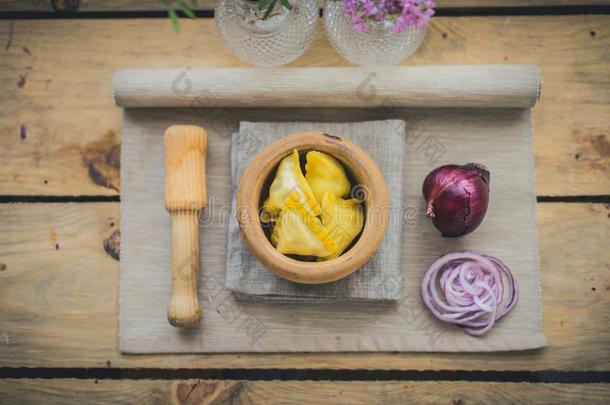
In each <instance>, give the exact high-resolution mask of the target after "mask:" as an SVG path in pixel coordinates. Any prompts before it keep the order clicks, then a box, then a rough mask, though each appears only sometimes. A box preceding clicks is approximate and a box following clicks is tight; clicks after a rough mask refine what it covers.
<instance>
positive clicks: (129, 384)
mask: <svg viewBox="0 0 610 405" xmlns="http://www.w3.org/2000/svg"><path fill="white" fill-rule="evenodd" d="M0 396H1V397H2V398H3V399H4V400H5V401H6V402H7V403H45V404H66V405H69V404H78V405H80V404H82V403H96V404H116V403H130V404H162V403H172V404H187V403H188V404H220V403H232V404H242V403H243V404H258V403H265V404H288V403H306V404H312V405H313V404H384V405H390V404H405V403H417V404H422V405H425V404H473V403H475V404H489V403H501V404H504V403H510V404H532V405H535V404H548V403H553V404H566V405H568V404H579V403H585V402H586V403H587V404H591V405H595V404H607V403H608V400H609V399H610V385H609V384H532V383H483V382H464V381H456V382H448V381H433V382H432V381H430V382H428V381H425V382H412V381H409V382H402V381H388V382H383V381H374V382H368V381H366V382H362V381H359V382H331V381H232V380H175V381H164V380H121V381H114V380H99V381H98V380H75V379H65V380H27V379H25V380H15V379H7V380H0Z"/></svg>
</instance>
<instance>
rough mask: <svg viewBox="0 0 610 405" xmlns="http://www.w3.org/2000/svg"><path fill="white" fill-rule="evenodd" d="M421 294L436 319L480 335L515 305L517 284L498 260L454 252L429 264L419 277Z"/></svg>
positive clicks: (471, 253)
mask: <svg viewBox="0 0 610 405" xmlns="http://www.w3.org/2000/svg"><path fill="white" fill-rule="evenodd" d="M505 281H507V283H505ZM421 294H422V300H423V301H424V304H425V305H426V307H427V308H428V309H429V310H430V312H432V315H434V316H435V317H436V318H437V319H439V320H441V321H443V322H447V323H451V324H455V325H458V326H461V327H463V328H464V331H465V332H466V333H468V334H470V335H473V336H481V335H484V334H485V333H487V332H489V330H491V328H492V327H493V326H494V324H495V323H496V321H497V320H498V319H500V318H501V317H503V316H504V315H506V314H507V313H508V312H510V310H511V309H512V308H513V307H514V306H515V304H516V303H517V300H518V299H519V286H518V284H517V281H516V280H515V278H514V277H513V275H512V273H511V271H510V270H509V269H508V267H506V265H505V264H504V263H502V262H501V261H500V260H499V259H496V258H495V257H491V256H485V255H481V254H478V253H474V252H454V253H448V254H446V255H444V256H441V257H440V258H438V259H437V260H435V261H434V262H433V263H432V264H431V265H430V267H429V268H428V270H427V271H426V274H425V275H424V278H423V280H422V286H421Z"/></svg>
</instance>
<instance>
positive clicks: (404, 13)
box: [342, 0, 436, 33]
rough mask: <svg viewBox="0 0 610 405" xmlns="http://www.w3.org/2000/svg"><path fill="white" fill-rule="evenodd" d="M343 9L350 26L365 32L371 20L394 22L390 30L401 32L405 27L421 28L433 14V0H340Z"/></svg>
mask: <svg viewBox="0 0 610 405" xmlns="http://www.w3.org/2000/svg"><path fill="white" fill-rule="evenodd" d="M342 3H343V11H344V12H345V15H346V16H347V19H348V20H349V22H350V24H351V25H352V27H353V28H354V29H355V30H356V31H358V32H366V31H368V29H369V23H371V22H373V21H384V20H390V21H393V22H394V26H393V28H392V32H394V33H401V32H403V31H404V30H406V29H407V28H410V27H417V28H422V27H425V26H427V25H428V24H429V23H430V18H431V17H432V16H433V15H434V8H435V7H436V3H435V2H434V0H342Z"/></svg>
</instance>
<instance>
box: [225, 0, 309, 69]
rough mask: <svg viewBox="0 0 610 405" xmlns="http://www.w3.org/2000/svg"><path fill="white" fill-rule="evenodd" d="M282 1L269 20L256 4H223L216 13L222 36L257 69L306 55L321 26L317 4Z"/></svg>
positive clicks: (239, 0)
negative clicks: (284, 4)
mask: <svg viewBox="0 0 610 405" xmlns="http://www.w3.org/2000/svg"><path fill="white" fill-rule="evenodd" d="M291 4H292V8H291V9H290V10H288V9H287V8H286V7H284V6H283V5H282V4H281V2H280V1H278V2H277V4H276V6H275V7H274V9H273V10H272V12H271V14H270V16H269V17H267V19H263V16H264V14H265V12H264V11H261V10H259V8H258V5H257V2H256V1H249V0H219V1H218V5H217V7H216V10H215V18H216V26H217V29H218V32H219V33H220V36H221V37H222V39H223V40H224V42H225V43H226V44H227V45H228V46H229V48H231V50H232V51H233V52H234V53H235V54H236V55H237V56H238V57H239V58H240V59H242V60H243V61H245V62H248V63H250V64H252V65H256V66H264V67H270V66H279V65H284V64H286V63H289V62H292V61H293V60H295V59H296V58H298V57H299V56H301V55H302V54H303V52H305V50H306V49H307V48H309V45H311V41H312V39H313V35H314V31H315V28H316V24H317V22H318V5H317V3H316V0H298V1H291Z"/></svg>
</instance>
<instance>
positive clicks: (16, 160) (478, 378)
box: [0, 0, 610, 404]
mask: <svg viewBox="0 0 610 405" xmlns="http://www.w3.org/2000/svg"><path fill="white" fill-rule="evenodd" d="M49 3H50V2H49V1H34V0H32V1H7V0H0V42H1V44H0V45H2V49H0V55H1V56H0V88H1V89H2V91H1V92H0V136H1V137H0V140H1V142H2V146H1V147H0V377H2V379H0V402H5V401H6V403H17V402H20V401H24V400H27V401H30V402H40V401H44V402H49V401H50V402H61V403H66V402H67V403H80V402H82V401H83V400H87V399H88V400H89V401H100V402H113V403H114V402H116V401H130V402H131V401H135V402H145V403H148V402H159V403H165V402H168V401H176V402H189V403H190V402H200V401H202V400H205V401H207V402H215V401H218V402H222V401H223V400H232V401H235V402H245V403H250V402H260V401H264V402H266V401H270V402H273V400H275V401H278V402H280V401H290V400H292V401H300V402H307V403H350V402H362V403H370V402H381V403H396V402H404V401H405V399H407V398H410V399H411V400H416V402H422V403H449V404H451V403H453V404H469V403H473V402H490V401H499V402H501V403H504V402H528V403H529V402H533V403H546V402H547V401H551V402H555V403H575V402H584V401H587V402H589V403H608V401H610V385H608V383H609V382H610V317H609V315H608V314H609V313H610V312H609V311H608V310H609V309H610V272H609V270H610V244H609V242H608V241H609V240H610V195H609V194H610V135H609V131H610V15H608V14H609V11H610V9H609V8H608V4H610V2H609V1H607V0H598V1H589V2H587V3H589V4H594V5H596V6H594V7H583V6H579V4H580V2H579V1H576V0H575V1H569V0H564V1H561V0H537V1H521V0H502V1H496V2H493V1H485V0H454V1H451V0H445V1H440V0H439V1H438V3H439V16H437V17H435V18H434V19H433V22H432V25H431V29H430V31H429V33H428V36H427V38H426V41H425V43H424V44H423V46H422V47H421V48H420V50H419V51H418V52H417V53H416V54H415V55H414V56H413V57H411V58H410V59H408V60H407V61H405V63H404V64H405V65H421V64H451V63H454V64H465V63H536V64H538V65H539V66H540V67H541V70H542V77H543V90H542V97H541V100H540V103H539V104H538V105H537V106H536V107H535V109H534V130H535V149H536V170H537V190H538V191H537V194H538V201H539V204H538V224H539V231H540V244H541V255H542V274H543V280H542V283H543V300H544V332H545V334H546V335H547V336H548V338H549V347H548V348H546V349H544V350H537V351H527V352H516V353H498V354H425V353H378V354H369V353H358V354H315V353H312V354H268V355H266V354H259V355H256V354H239V355H236V354H225V355H154V356H153V355H138V356H127V355H121V354H120V353H119V352H118V350H117V333H118V321H117V311H118V302H117V289H118V278H119V262H118V261H117V260H115V259H114V258H113V257H112V256H111V255H110V254H109V253H108V252H110V253H114V250H113V249H114V243H113V242H114V241H115V240H116V238H115V239H113V240H111V239H110V238H111V236H112V235H115V236H116V233H115V232H116V230H117V229H118V226H119V198H120V179H119V175H118V170H119V159H118V156H119V153H120V128H121V110H120V109H119V108H118V107H116V106H114V104H113V100H112V88H111V77H112V74H113V72H114V71H115V70H116V69H118V68H121V67H151V68H154V67H170V66H171V67H183V66H200V67H204V66H218V67H220V66H243V67H245V66H246V65H245V64H244V63H242V62H240V61H239V60H238V59H237V58H236V57H234V56H233V55H232V54H231V52H230V51H229V50H228V49H227V48H226V47H225V46H224V45H223V44H222V42H221V41H220V38H219V37H218V35H217V33H216V31H215V27H214V20H213V19H211V18H207V17H209V16H210V14H211V13H210V12H206V11H201V12H200V14H201V15H202V16H203V18H200V19H199V20H197V21H183V22H182V30H181V33H180V35H176V34H175V33H174V32H173V31H172V29H171V27H170V24H169V22H168V21H167V20H166V19H164V18H159V17H162V15H163V14H162V12H161V11H155V10H160V8H159V5H158V4H157V2H155V1H145V0H142V1H136V0H131V1H124V2H110V1H104V0H90V1H86V0H85V1H81V3H82V4H81V9H80V11H78V12H77V13H75V14H60V15H58V14H56V13H55V12H54V11H50V10H52V8H51V7H50V5H49ZM60 3H62V2H60ZM63 3H65V2H63ZM210 3H213V2H209V1H204V2H202V3H201V8H202V10H203V9H205V8H206V7H209V6H210ZM574 4H576V6H574ZM498 5H500V6H503V7H515V8H494V7H496V6H498ZM117 9H120V10H117ZM151 10H152V11H151ZM590 12H593V13H594V14H592V15H588V14H587V13H590ZM539 14H550V15H544V16H542V15H539ZM58 16H63V17H66V18H65V19H57V18H56V17H58ZM139 17H147V18H139ZM346 65H347V62H346V61H344V60H343V59H341V58H340V57H339V55H338V54H337V53H335V52H334V51H333V50H332V48H331V47H330V45H329V44H328V42H327V40H326V38H325V36H324V33H323V30H322V27H319V28H318V31H317V35H316V38H315V40H314V43H313V45H312V46H311V48H310V49H309V50H308V51H307V52H306V53H305V55H304V56H303V57H301V58H300V59H298V60H297V61H296V62H294V63H292V64H291V66H346ZM75 378H76V379H75ZM322 380H328V381H322ZM535 382H542V383H535Z"/></svg>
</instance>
